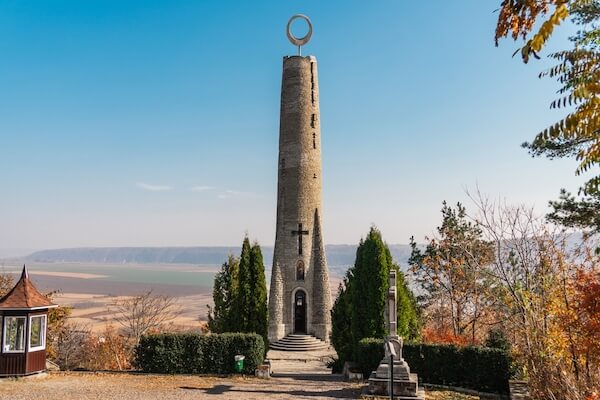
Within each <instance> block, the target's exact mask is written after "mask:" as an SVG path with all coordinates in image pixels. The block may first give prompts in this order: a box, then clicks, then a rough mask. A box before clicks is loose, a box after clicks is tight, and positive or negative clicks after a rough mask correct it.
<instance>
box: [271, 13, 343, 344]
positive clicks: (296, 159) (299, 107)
mask: <svg viewBox="0 0 600 400" xmlns="http://www.w3.org/2000/svg"><path fill="white" fill-rule="evenodd" d="M296 19H302V20H304V21H305V22H306V23H307V24H308V28H309V30H308V33H307V35H306V36H305V37H303V38H296V37H294V36H293V34H292V33H291V30H290V28H291V24H292V22H293V21H294V20H296ZM287 34H288V38H289V39H290V41H291V42H292V43H293V44H294V45H296V46H298V55H296V56H285V57H284V58H283V78H282V83H281V115H280V128H279V160H278V187H277V228H276V236H275V249H274V254H273V270H272V274H271V288H270V292H269V341H271V342H275V341H278V340H279V339H282V338H283V337H285V336H286V335H290V334H308V335H313V336H315V337H317V338H319V339H321V340H323V341H326V342H328V341H329V334H330V332H331V317H330V309H331V293H330V287H329V273H328V269H327V261H326V258H325V248H324V246H323V234H322V229H321V215H322V212H321V210H322V206H321V189H322V179H321V129H320V128H321V126H320V125H321V124H320V117H319V81H318V75H317V59H316V58H315V57H314V56H306V57H303V56H301V55H300V54H301V52H300V50H301V46H302V45H304V44H306V43H307V42H308V40H309V39H310V37H311V35H312V24H311V23H310V20H309V19H308V18H307V17H306V16H304V15H295V16H293V17H292V18H291V19H290V21H289V22H288V26H287Z"/></svg>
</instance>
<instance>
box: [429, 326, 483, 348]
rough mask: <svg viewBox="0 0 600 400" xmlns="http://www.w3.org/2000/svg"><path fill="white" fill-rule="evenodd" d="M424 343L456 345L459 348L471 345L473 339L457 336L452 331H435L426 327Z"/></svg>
mask: <svg viewBox="0 0 600 400" xmlns="http://www.w3.org/2000/svg"><path fill="white" fill-rule="evenodd" d="M422 335H423V342H424V343H435V344H454V345H457V346H467V345H469V344H472V343H471V338H469V337H467V336H466V335H455V334H454V333H453V332H452V331H451V330H450V329H447V328H446V329H444V328H442V329H435V328H432V327H426V328H424V329H423V332H422Z"/></svg>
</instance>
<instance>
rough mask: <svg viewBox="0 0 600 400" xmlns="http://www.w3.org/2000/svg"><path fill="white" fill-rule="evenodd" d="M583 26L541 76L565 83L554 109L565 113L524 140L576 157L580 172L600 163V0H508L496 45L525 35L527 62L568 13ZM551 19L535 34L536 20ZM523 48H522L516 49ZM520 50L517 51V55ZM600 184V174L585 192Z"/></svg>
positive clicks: (540, 151)
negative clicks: (508, 37)
mask: <svg viewBox="0 0 600 400" xmlns="http://www.w3.org/2000/svg"><path fill="white" fill-rule="evenodd" d="M569 16H571V17H572V21H573V23H574V24H575V25H577V26H579V27H580V30H579V31H578V32H577V34H576V35H575V36H573V37H571V38H570V40H571V42H572V43H573V48H572V49H567V50H563V51H559V52H556V53H553V54H551V55H550V57H551V58H553V59H555V60H556V61H557V64H556V65H555V66H554V67H552V68H550V69H549V70H547V71H545V72H542V73H541V74H540V77H550V78H555V79H556V80H557V81H558V82H559V83H560V85H561V87H560V89H559V90H558V95H559V97H558V98H557V99H556V100H554V101H553V102H552V103H551V105H550V108H552V109H558V108H567V107H569V108H570V109H572V111H571V112H570V113H569V114H567V116H566V117H564V118H563V119H561V120H560V121H558V122H556V123H555V124H553V125H551V126H549V127H548V128H546V129H544V130H543V131H541V132H539V133H538V134H537V135H536V136H535V138H534V140H533V141H532V142H530V143H523V146H524V147H525V148H527V149H528V150H529V152H530V154H532V155H533V156H542V155H544V156H547V157H549V158H555V157H570V156H574V157H575V158H576V159H577V161H578V162H579V165H578V166H577V169H576V170H575V174H576V175H581V174H584V173H587V172H590V171H593V170H597V169H596V168H597V167H599V166H600V52H599V47H600V29H599V28H598V25H597V24H598V21H599V20H600V1H599V0H504V1H502V3H501V8H500V13H499V17H498V23H497V25H496V36H495V39H496V45H497V44H498V42H499V40H500V39H501V38H503V37H506V36H508V35H511V36H512V38H513V39H515V40H517V39H518V38H519V37H522V38H523V39H524V40H525V45H524V46H523V47H522V48H521V49H520V52H521V57H522V59H523V61H524V62H528V61H529V59H530V56H532V55H533V56H534V57H536V58H539V55H538V53H539V52H540V50H541V49H542V48H543V47H544V46H545V45H546V43H547V41H548V39H549V38H550V36H551V35H552V33H553V32H554V28H555V27H556V26H558V25H560V24H561V23H562V22H563V21H565V20H566V19H567V17H569ZM541 17H546V20H544V21H543V22H542V23H541V25H540V27H539V29H538V30H537V32H535V33H533V34H531V32H532V31H533V29H534V26H535V23H536V21H537V20H538V19H540V18H541ZM517 52H518V51H517ZM515 54H516V53H515ZM599 188H600V175H596V176H593V177H591V178H590V179H589V180H588V181H587V182H586V183H585V185H584V187H583V188H582V189H583V192H584V193H587V194H590V193H594V192H597V191H598V190H599Z"/></svg>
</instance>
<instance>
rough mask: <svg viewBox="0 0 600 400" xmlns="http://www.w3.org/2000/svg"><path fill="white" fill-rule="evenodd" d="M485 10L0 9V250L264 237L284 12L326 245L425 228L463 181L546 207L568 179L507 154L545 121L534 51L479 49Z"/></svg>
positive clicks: (277, 6) (266, 240)
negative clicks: (306, 36)
mask: <svg viewBox="0 0 600 400" xmlns="http://www.w3.org/2000/svg"><path fill="white" fill-rule="evenodd" d="M498 4H499V0H486V1H482V0H461V1H459V2H449V1H442V0H437V1H431V2H408V1H400V0H396V1H383V0H382V1H369V2H367V1H348V0H344V1H341V0H340V1H327V2H325V1H318V0H314V1H271V2H267V1H251V2H250V1H243V2H242V1H231V0H229V1H223V0H222V1H148V0H144V1H60V0H54V1H11V0H4V1H2V2H1V3H0V224H1V226H2V229H1V230H0V248H4V249H6V248H27V249H41V248H53V247H72V246H73V247H75V246H143V245H147V246H161V245H236V244H239V243H240V242H241V239H242V237H243V235H244V232H246V231H248V232H249V234H250V236H251V237H253V238H257V239H258V240H259V241H260V242H261V243H262V244H269V245H270V244H272V243H273V240H274V225H275V187H276V167H277V140H278V128H279V95H280V93H279V89H280V83H281V82H280V80H281V63H282V56H284V55H289V54H294V53H295V51H296V50H295V48H294V47H293V46H292V45H291V44H290V43H289V42H288V40H287V38H286V36H285V26H286V23H287V21H288V19H289V17H290V16H291V15H292V14H295V13H298V12H302V13H305V14H307V15H308V16H309V17H310V18H311V19H312V21H313V25H314V34H313V38H312V40H311V42H310V43H309V44H308V45H307V46H306V47H305V48H304V50H303V54H313V55H315V56H316V57H317V59H318V62H319V79H320V82H319V84H320V91H321V93H320V94H321V96H320V97H321V129H322V145H323V167H324V192H323V198H324V215H323V218H324V225H325V226H324V229H325V236H326V241H327V242H328V243H356V242H357V241H358V240H359V239H360V237H361V236H362V235H364V234H365V233H366V232H367V230H368V228H369V226H370V225H371V224H376V225H377V226H378V227H379V228H380V229H381V230H382V232H383V234H384V237H385V239H386V240H387V241H388V242H389V243H406V242H407V241H408V238H409V237H410V236H411V235H415V237H417V239H422V238H423V236H424V235H428V234H431V233H432V232H433V231H434V229H435V227H436V226H437V224H438V223H439V221H440V213H439V210H440V207H441V202H442V201H443V200H447V201H449V202H451V203H454V202H456V201H464V202H465V203H467V205H468V204H469V203H468V201H467V200H466V195H465V188H470V189H474V188H475V186H476V185H479V187H480V189H481V191H482V192H484V193H486V194H487V195H489V196H492V197H496V198H498V197H499V198H505V199H506V200H507V201H509V202H515V203H525V204H530V205H534V206H536V208H537V209H538V210H539V212H540V213H543V212H544V211H545V209H546V204H547V201H548V200H549V199H553V198H556V197H557V195H558V191H559V189H560V188H561V187H566V188H568V189H570V190H576V189H577V187H578V185H579V184H580V182H581V179H579V178H576V177H574V174H573V171H574V169H575V166H576V165H575V161H573V160H558V161H548V160H545V159H532V158H531V157H530V156H529V155H528V154H527V153H526V151H524V150H522V149H521V148H520V143H522V142H523V141H525V140H528V139H531V138H532V137H533V135H534V134H535V133H536V132H537V131H539V130H540V129H543V128H544V127H546V126H547V125H548V124H549V123H552V122H554V121H556V120H557V119H559V118H560V117H561V115H562V114H561V113H560V112H556V111H551V110H549V108H548V104H549V103H550V101H551V100H552V99H553V97H554V93H555V91H556V89H557V85H556V83H555V82H553V81H552V80H548V79H546V80H540V79H537V75H538V73H539V72H540V71H541V70H542V69H543V68H544V67H545V66H547V65H549V64H548V62H547V61H545V60H542V61H537V62H532V63H530V64H529V65H524V64H522V63H521V62H520V60H519V59H518V58H512V57H511V55H512V53H513V52H514V50H515V49H516V48H517V47H518V44H517V43H513V42H511V41H505V42H503V43H502V44H501V46H500V47H499V48H496V47H494V43H493V32H494V27H495V21H496V18H497V14H495V13H494V12H493V11H494V10H495V9H496V8H497V7H498ZM296 29H297V30H298V31H300V30H301V27H300V26H298V27H296ZM569 29H570V28H568V27H566V28H563V29H561V30H560V31H559V32H558V34H557V35H556V36H555V37H554V38H553V39H552V42H551V44H552V46H554V47H555V48H561V46H565V45H566V37H567V35H568V34H569V33H571V32H570V31H569ZM546 53H547V52H546Z"/></svg>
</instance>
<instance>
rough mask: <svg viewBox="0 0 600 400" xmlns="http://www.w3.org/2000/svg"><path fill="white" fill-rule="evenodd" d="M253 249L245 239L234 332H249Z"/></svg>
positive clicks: (241, 255) (235, 308)
mask: <svg viewBox="0 0 600 400" xmlns="http://www.w3.org/2000/svg"><path fill="white" fill-rule="evenodd" d="M251 252H252V250H251V247H250V240H249V239H248V236H246V237H245V238H244V242H243V244H242V253H241V254H240V271H239V275H238V276H239V278H238V279H239V281H238V293H237V298H236V299H235V301H234V303H235V306H234V307H233V308H234V313H233V315H235V317H236V320H237V324H236V328H235V329H234V330H233V332H247V331H248V326H249V324H250V312H251V307H252V296H253V295H252V272H251V269H252V267H251V263H252V261H251Z"/></svg>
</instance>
